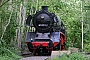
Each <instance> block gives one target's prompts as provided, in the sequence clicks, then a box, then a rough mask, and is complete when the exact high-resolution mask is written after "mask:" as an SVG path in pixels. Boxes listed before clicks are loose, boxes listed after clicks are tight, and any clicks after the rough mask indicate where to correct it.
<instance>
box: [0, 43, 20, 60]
mask: <svg viewBox="0 0 90 60" xmlns="http://www.w3.org/2000/svg"><path fill="white" fill-rule="evenodd" d="M20 58H22V57H21V56H19V55H18V50H17V49H16V48H15V46H13V47H10V46H8V45H6V44H0V60H20Z"/></svg>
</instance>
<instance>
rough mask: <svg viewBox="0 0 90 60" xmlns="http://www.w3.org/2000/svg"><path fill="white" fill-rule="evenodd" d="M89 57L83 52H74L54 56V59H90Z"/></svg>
mask: <svg viewBox="0 0 90 60" xmlns="http://www.w3.org/2000/svg"><path fill="white" fill-rule="evenodd" d="M89 57H90V56H89ZM89 57H86V55H84V54H81V53H72V54H70V55H67V54H64V55H62V56H59V57H57V58H54V59H53V60H90V58H89Z"/></svg>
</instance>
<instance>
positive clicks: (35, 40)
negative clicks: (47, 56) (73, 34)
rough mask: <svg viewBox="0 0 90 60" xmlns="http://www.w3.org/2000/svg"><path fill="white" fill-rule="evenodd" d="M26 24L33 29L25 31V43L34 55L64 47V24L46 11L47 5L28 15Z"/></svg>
mask: <svg viewBox="0 0 90 60" xmlns="http://www.w3.org/2000/svg"><path fill="white" fill-rule="evenodd" d="M26 25H28V26H30V29H31V30H32V29H33V31H30V32H28V33H27V38H26V43H27V46H28V49H29V51H30V52H32V53H33V54H34V55H39V54H40V55H42V54H44V53H51V52H52V51H53V50H64V49H65V41H66V31H65V27H64V24H63V23H62V21H61V20H60V19H59V18H58V17H57V16H56V15H55V14H54V13H51V12H49V11H48V6H42V10H41V11H38V12H36V14H34V16H31V15H29V16H28V18H27V20H26Z"/></svg>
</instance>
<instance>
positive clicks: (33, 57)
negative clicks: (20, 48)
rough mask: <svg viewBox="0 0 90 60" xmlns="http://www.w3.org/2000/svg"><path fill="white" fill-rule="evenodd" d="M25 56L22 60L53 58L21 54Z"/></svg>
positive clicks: (27, 53)
mask: <svg viewBox="0 0 90 60" xmlns="http://www.w3.org/2000/svg"><path fill="white" fill-rule="evenodd" d="M21 55H22V56H23V58H22V59H20V60H47V59H48V60H50V57H51V56H48V55H44V56H33V54H32V53H30V52H25V53H22V54H21Z"/></svg>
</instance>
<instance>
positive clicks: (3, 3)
mask: <svg viewBox="0 0 90 60" xmlns="http://www.w3.org/2000/svg"><path fill="white" fill-rule="evenodd" d="M8 1H9V0H7V1H6V2H4V3H2V5H1V6H0V7H2V6H3V5H4V4H5V3H7V2H8Z"/></svg>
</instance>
